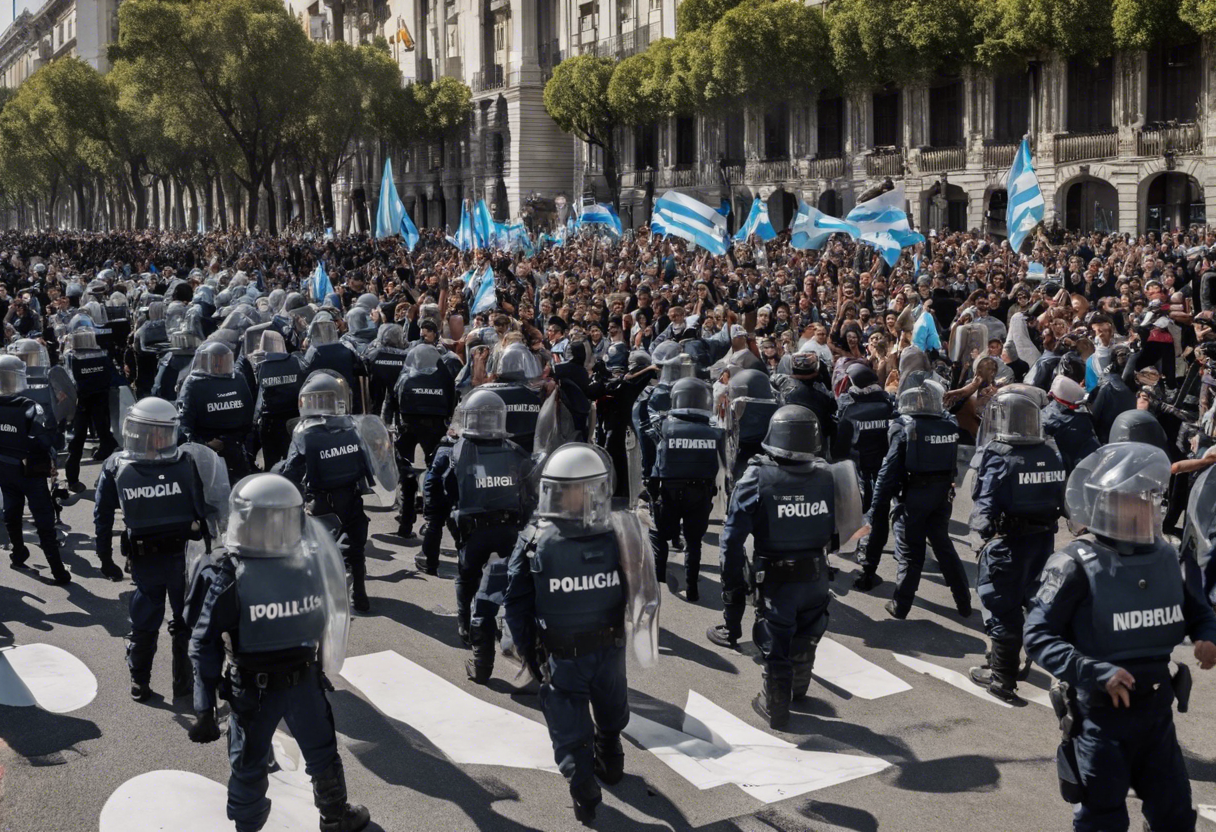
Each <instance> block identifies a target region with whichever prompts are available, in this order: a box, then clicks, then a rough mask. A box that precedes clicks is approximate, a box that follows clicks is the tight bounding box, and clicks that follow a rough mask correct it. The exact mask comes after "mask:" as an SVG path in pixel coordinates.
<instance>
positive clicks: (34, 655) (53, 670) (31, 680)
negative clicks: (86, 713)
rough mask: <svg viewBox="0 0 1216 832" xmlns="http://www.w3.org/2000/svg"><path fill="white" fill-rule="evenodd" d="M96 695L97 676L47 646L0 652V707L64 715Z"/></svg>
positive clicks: (71, 656)
mask: <svg viewBox="0 0 1216 832" xmlns="http://www.w3.org/2000/svg"><path fill="white" fill-rule="evenodd" d="M96 696H97V677H96V676H94V675H93V672H92V671H91V670H89V668H88V667H86V666H85V663H84V662H82V661H81V660H80V659H78V658H76V657H75V656H73V655H72V654H71V653H69V652H67V651H66V650H62V649H60V648H58V647H55V646H53V645H50V644H23V645H21V646H19V647H13V648H10V649H6V650H0V705H9V706H12V707H18V708H28V707H31V706H33V705H37V706H38V707H40V708H42V709H43V710H44V711H50V712H51V713H54V714H66V713H70V712H71V711H76V710H79V709H81V708H83V707H84V706H85V705H87V704H89V703H90V702H92V701H93V699H94V697H96Z"/></svg>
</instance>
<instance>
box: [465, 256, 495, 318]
mask: <svg viewBox="0 0 1216 832" xmlns="http://www.w3.org/2000/svg"><path fill="white" fill-rule="evenodd" d="M474 279H475V280H476V281H477V286H476V288H475V289H474V290H473V303H472V306H471V307H470V310H469V311H470V312H472V314H474V315H480V314H481V313H482V312H489V311H490V310H492V309H494V308H495V307H496V306H498V292H497V291H496V290H495V288H494V269H493V268H491V266H490V263H489V261H487V262H486V267H485V269H484V270H483V271H482V272H481V274H480V275H478V276H477V277H476V278H474Z"/></svg>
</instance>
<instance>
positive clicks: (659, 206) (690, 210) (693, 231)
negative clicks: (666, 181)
mask: <svg viewBox="0 0 1216 832" xmlns="http://www.w3.org/2000/svg"><path fill="white" fill-rule="evenodd" d="M651 230H652V231H654V232H655V233H657V234H666V235H670V236H672V237H679V238H680V239H682V240H687V241H688V242H690V243H692V244H693V245H695V246H700V247H701V248H703V249H705V250H706V251H708V252H709V253H710V254H726V217H724V216H722V215H721V214H719V213H718V211H717V209H715V208H710V207H709V206H708V205H706V204H705V203H703V202H700V201H699V200H696V199H693V198H692V197H690V196H686V195H685V194H682V193H680V192H679V191H668V192H667V193H665V194H663V195H662V196H661V197H659V198H658V200H657V201H656V202H655V204H654V216H653V217H652V220H651Z"/></svg>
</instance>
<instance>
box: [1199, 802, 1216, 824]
mask: <svg viewBox="0 0 1216 832" xmlns="http://www.w3.org/2000/svg"><path fill="white" fill-rule="evenodd" d="M1198 808H1199V817H1201V818H1203V819H1204V820H1210V821H1211V822H1212V823H1216V806H1204V805H1200V806H1199V807H1198Z"/></svg>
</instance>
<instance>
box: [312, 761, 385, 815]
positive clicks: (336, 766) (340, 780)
mask: <svg viewBox="0 0 1216 832" xmlns="http://www.w3.org/2000/svg"><path fill="white" fill-rule="evenodd" d="M312 799H313V803H314V804H316V807H317V809H319V810H320V812H321V832H359V830H360V829H362V828H363V827H365V826H367V824H368V823H370V822H371V819H372V816H371V813H370V812H368V811H367V809H365V808H363V807H362V806H352V805H351V804H349V803H347V802H346V774H345V772H344V771H343V770H342V761H341V760H335V761H334V762H333V764H332V765H330V767H329V768H327V769H325V771H323V772H321V773H320V774H318V775H317V776H316V777H314V778H313V780H312Z"/></svg>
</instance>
